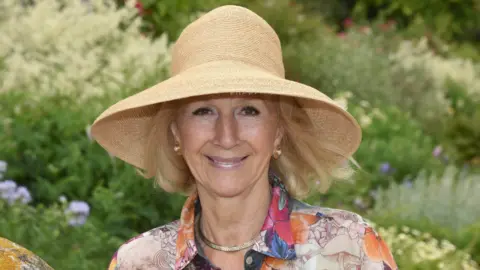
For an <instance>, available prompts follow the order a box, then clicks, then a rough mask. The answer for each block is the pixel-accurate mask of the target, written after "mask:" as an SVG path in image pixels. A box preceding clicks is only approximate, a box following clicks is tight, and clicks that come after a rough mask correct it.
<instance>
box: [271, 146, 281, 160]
mask: <svg viewBox="0 0 480 270" xmlns="http://www.w3.org/2000/svg"><path fill="white" fill-rule="evenodd" d="M281 155H282V149H280V148H277V150H275V151H274V152H273V158H274V159H278V158H279V157H280V156H281Z"/></svg>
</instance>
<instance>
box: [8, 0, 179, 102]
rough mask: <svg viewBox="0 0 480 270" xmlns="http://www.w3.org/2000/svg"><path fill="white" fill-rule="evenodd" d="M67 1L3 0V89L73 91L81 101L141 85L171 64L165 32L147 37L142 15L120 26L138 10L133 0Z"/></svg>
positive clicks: (42, 93) (52, 92)
mask: <svg viewBox="0 0 480 270" xmlns="http://www.w3.org/2000/svg"><path fill="white" fill-rule="evenodd" d="M64 2H65V3H64V4H65V6H63V7H62V9H61V10H59V3H58V1H56V0H37V1H35V5H34V6H32V7H31V8H29V9H25V8H24V7H23V6H22V5H21V3H20V2H19V1H17V0H3V1H1V4H0V14H2V15H1V16H0V32H1V33H2V42H0V58H1V59H2V63H3V64H4V66H5V67H4V68H3V69H2V70H3V71H4V72H0V89H1V90H18V89H22V90H25V91H34V93H35V94H36V95H52V94H55V93H67V94H71V93H72V94H75V95H76V97H78V100H79V101H81V100H82V99H84V98H86V97H89V96H95V95H101V94H103V93H104V92H106V91H110V92H113V91H118V89H125V88H128V89H130V88H136V87H141V86H143V85H145V83H147V80H148V79H149V76H150V75H151V74H153V73H155V72H158V71H161V70H163V69H165V68H166V67H167V66H168V63H169V61H170V56H169V45H168V42H167V38H166V36H165V35H164V36H162V37H161V38H160V39H157V40H155V41H154V42H152V41H150V40H149V39H147V38H144V37H143V36H142V34H141V33H140V32H139V27H138V26H139V25H140V23H141V19H140V18H137V19H135V20H134V21H133V22H132V23H131V24H129V25H128V26H127V28H126V29H123V30H122V29H120V28H119V27H118V26H119V24H120V23H121V22H122V21H124V20H126V19H128V18H130V17H133V15H135V14H136V12H137V10H136V9H135V7H134V6H133V4H132V3H131V2H132V1H129V2H128V5H127V6H126V7H125V8H122V9H117V8H116V6H115V5H110V4H109V5H107V4H105V3H104V1H102V0H90V1H89V4H88V5H85V4H84V3H82V1H64ZM92 10H94V11H92ZM159 79H161V78H159Z"/></svg>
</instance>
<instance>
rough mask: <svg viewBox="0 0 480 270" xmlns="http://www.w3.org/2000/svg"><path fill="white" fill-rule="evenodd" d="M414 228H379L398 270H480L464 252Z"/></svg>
mask: <svg viewBox="0 0 480 270" xmlns="http://www.w3.org/2000/svg"><path fill="white" fill-rule="evenodd" d="M400 228H401V229H400ZM414 228H415V227H407V226H398V225H392V226H390V227H388V228H383V227H380V228H377V231H378V233H379V234H380V235H381V236H382V238H383V239H385V242H386V243H387V244H388V246H389V247H390V249H391V251H392V253H393V256H394V258H395V260H396V262H397V264H398V267H399V269H412V270H417V269H418V270H424V269H431V270H436V269H449V270H450V269H451V270H456V269H465V270H466V269H472V270H473V269H479V266H478V264H477V263H476V262H475V261H473V260H472V258H471V256H470V254H469V253H468V252H466V251H465V250H460V249H458V248H457V247H456V246H455V245H453V244H452V243H451V242H449V241H448V240H445V239H442V238H436V237H432V235H431V234H430V233H427V232H425V233H422V232H420V231H418V230H416V229H414Z"/></svg>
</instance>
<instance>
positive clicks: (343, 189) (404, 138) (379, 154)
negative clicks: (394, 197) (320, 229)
mask: <svg viewBox="0 0 480 270" xmlns="http://www.w3.org/2000/svg"><path fill="white" fill-rule="evenodd" d="M357 100H358V99H355V98H354V97H353V94H351V93H349V92H346V93H340V94H338V95H336V96H335V101H336V102H337V103H339V104H341V105H342V106H344V107H346V108H347V109H348V111H349V112H350V113H352V115H353V116H354V117H355V118H356V119H357V120H358V122H359V124H360V125H361V127H362V130H363V138H362V143H361V145H360V147H359V149H358V151H357V152H356V153H355V155H354V158H355V160H356V161H357V162H358V163H359V166H360V167H361V168H360V169H358V170H357V172H356V173H355V175H354V177H353V179H351V180H350V181H341V182H340V181H337V182H334V185H333V186H332V188H331V189H330V190H329V191H328V193H327V194H324V195H322V196H321V197H319V196H318V194H313V195H312V197H311V198H310V200H311V202H312V203H318V201H319V200H320V201H321V202H320V205H325V204H326V205H329V206H330V207H337V208H348V209H350V210H353V211H357V212H364V211H366V210H367V209H369V208H370V207H371V206H372V205H373V204H374V203H375V191H376V190H378V189H382V188H386V187H388V186H389V185H391V184H392V183H399V184H401V185H407V186H409V185H411V184H412V182H413V181H415V178H414V176H415V175H416V174H418V173H419V172H420V171H422V170H423V169H428V170H433V171H437V170H442V169H443V167H444V164H445V162H446V161H447V160H446V158H445V155H446V154H447V152H446V151H443V152H442V153H436V152H437V151H436V148H438V146H437V143H438V142H437V140H436V139H435V138H433V137H431V136H430V135H428V134H426V133H425V132H424V130H423V127H422V125H421V124H420V123H419V122H418V121H416V120H415V119H413V118H412V117H411V115H410V114H409V113H407V112H404V111H402V110H400V109H398V108H396V107H393V106H388V105H384V106H378V107H374V106H372V105H371V104H370V103H369V102H368V101H366V100H363V101H358V102H357Z"/></svg>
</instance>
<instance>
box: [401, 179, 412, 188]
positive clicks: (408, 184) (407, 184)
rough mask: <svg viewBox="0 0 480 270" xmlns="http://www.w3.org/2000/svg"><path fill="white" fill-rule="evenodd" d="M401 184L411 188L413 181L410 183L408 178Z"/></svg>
mask: <svg viewBox="0 0 480 270" xmlns="http://www.w3.org/2000/svg"><path fill="white" fill-rule="evenodd" d="M403 185H404V186H405V187H406V188H412V187H413V183H412V181H410V180H407V181H405V182H403Z"/></svg>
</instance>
